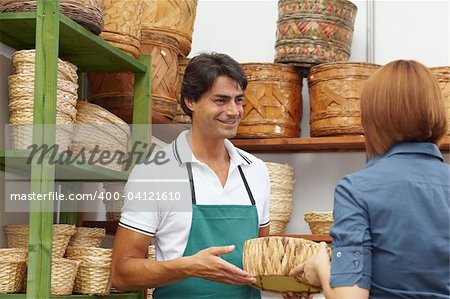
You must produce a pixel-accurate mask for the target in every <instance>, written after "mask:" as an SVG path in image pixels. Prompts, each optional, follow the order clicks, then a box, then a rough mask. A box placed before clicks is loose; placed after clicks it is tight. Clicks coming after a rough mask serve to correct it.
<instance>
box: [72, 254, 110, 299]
mask: <svg viewBox="0 0 450 299" xmlns="http://www.w3.org/2000/svg"><path fill="white" fill-rule="evenodd" d="M66 256H67V258H68V259H71V260H78V261H80V262H81V264H80V268H79V270H78V272H77V276H76V278H75V285H74V288H73V291H74V292H76V293H80V294H89V295H108V294H109V292H110V288H111V273H110V269H111V257H112V249H104V248H94V247H68V248H67V251H66Z"/></svg>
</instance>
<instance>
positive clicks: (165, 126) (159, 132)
mask: <svg viewBox="0 0 450 299" xmlns="http://www.w3.org/2000/svg"><path fill="white" fill-rule="evenodd" d="M190 127H191V125H190V124H180V123H176V122H174V121H172V120H170V119H168V118H167V117H165V116H164V115H161V114H159V113H157V112H154V111H152V135H153V136H155V137H156V138H158V139H160V140H161V141H164V142H166V143H169V142H172V141H173V140H174V139H176V138H177V136H178V134H180V133H181V132H182V131H185V130H188V129H189V128H190Z"/></svg>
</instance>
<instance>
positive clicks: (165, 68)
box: [88, 34, 178, 124]
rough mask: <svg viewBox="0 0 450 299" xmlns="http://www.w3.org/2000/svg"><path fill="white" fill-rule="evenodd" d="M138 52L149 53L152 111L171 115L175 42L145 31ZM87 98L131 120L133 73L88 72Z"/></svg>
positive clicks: (127, 120) (174, 75) (175, 64)
mask: <svg viewBox="0 0 450 299" xmlns="http://www.w3.org/2000/svg"><path fill="white" fill-rule="evenodd" d="M150 37H151V38H153V40H151V41H150V40H149V39H147V40H146V41H145V42H144V41H143V43H142V45H141V54H150V55H152V74H151V93H152V110H153V111H155V112H158V113H161V114H163V115H165V116H167V117H170V118H173V116H174V115H175V110H176V103H177V99H176V91H177V90H176V82H177V76H178V73H177V69H178V52H177V51H178V50H177V47H178V45H177V41H176V40H174V39H173V38H171V37H168V36H162V35H157V34H147V38H150ZM88 82H89V84H88V86H89V101H90V102H91V103H95V104H97V105H100V106H101V107H103V108H105V109H107V110H108V111H110V112H112V113H114V114H115V115H117V116H118V117H120V118H121V119H122V120H123V121H125V122H126V123H129V124H130V123H132V116H133V96H134V94H133V88H134V75H133V73H130V72H123V73H91V74H89V75H88Z"/></svg>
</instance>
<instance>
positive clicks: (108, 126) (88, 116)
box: [70, 101, 131, 171]
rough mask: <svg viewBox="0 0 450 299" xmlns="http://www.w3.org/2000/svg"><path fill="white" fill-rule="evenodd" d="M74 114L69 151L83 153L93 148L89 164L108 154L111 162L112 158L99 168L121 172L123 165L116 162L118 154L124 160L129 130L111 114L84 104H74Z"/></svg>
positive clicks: (81, 102) (82, 102)
mask: <svg viewBox="0 0 450 299" xmlns="http://www.w3.org/2000/svg"><path fill="white" fill-rule="evenodd" d="M77 111H78V113H77V120H76V125H75V128H74V132H73V136H72V143H71V145H70V149H71V150H72V151H74V153H79V152H80V151H81V150H83V149H84V151H85V152H86V151H89V150H92V149H95V148H97V149H98V151H96V152H97V154H96V157H95V160H93V161H98V158H99V157H100V156H101V155H102V153H103V152H105V151H109V152H110V154H111V158H112V157H114V156H115V159H114V160H111V159H110V161H108V163H104V165H102V166H103V167H107V168H110V169H113V170H117V171H121V170H122V169H123V163H121V161H120V160H119V158H120V157H119V155H118V152H119V151H120V152H122V153H123V154H122V156H123V157H122V158H123V159H126V158H127V157H128V148H129V141H130V135H131V132H130V128H129V126H128V125H127V124H126V123H125V122H124V121H122V120H121V119H120V118H118V117H117V116H115V115H114V114H112V113H111V112H109V111H107V110H105V109H103V108H102V107H100V106H98V105H95V104H90V103H88V102H86V101H79V102H78V104H77ZM116 154H117V155H116Z"/></svg>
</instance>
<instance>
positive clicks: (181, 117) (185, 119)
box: [173, 56, 191, 124]
mask: <svg viewBox="0 0 450 299" xmlns="http://www.w3.org/2000/svg"><path fill="white" fill-rule="evenodd" d="M190 61H191V59H190V58H184V57H182V56H178V79H177V96H176V99H177V109H176V111H175V117H174V118H173V121H174V122H177V123H181V124H190V123H191V118H190V117H189V116H188V115H186V113H184V111H183V109H182V108H181V105H180V101H181V85H182V83H183V78H184V71H185V70H186V67H187V65H188V64H189V62H190Z"/></svg>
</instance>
